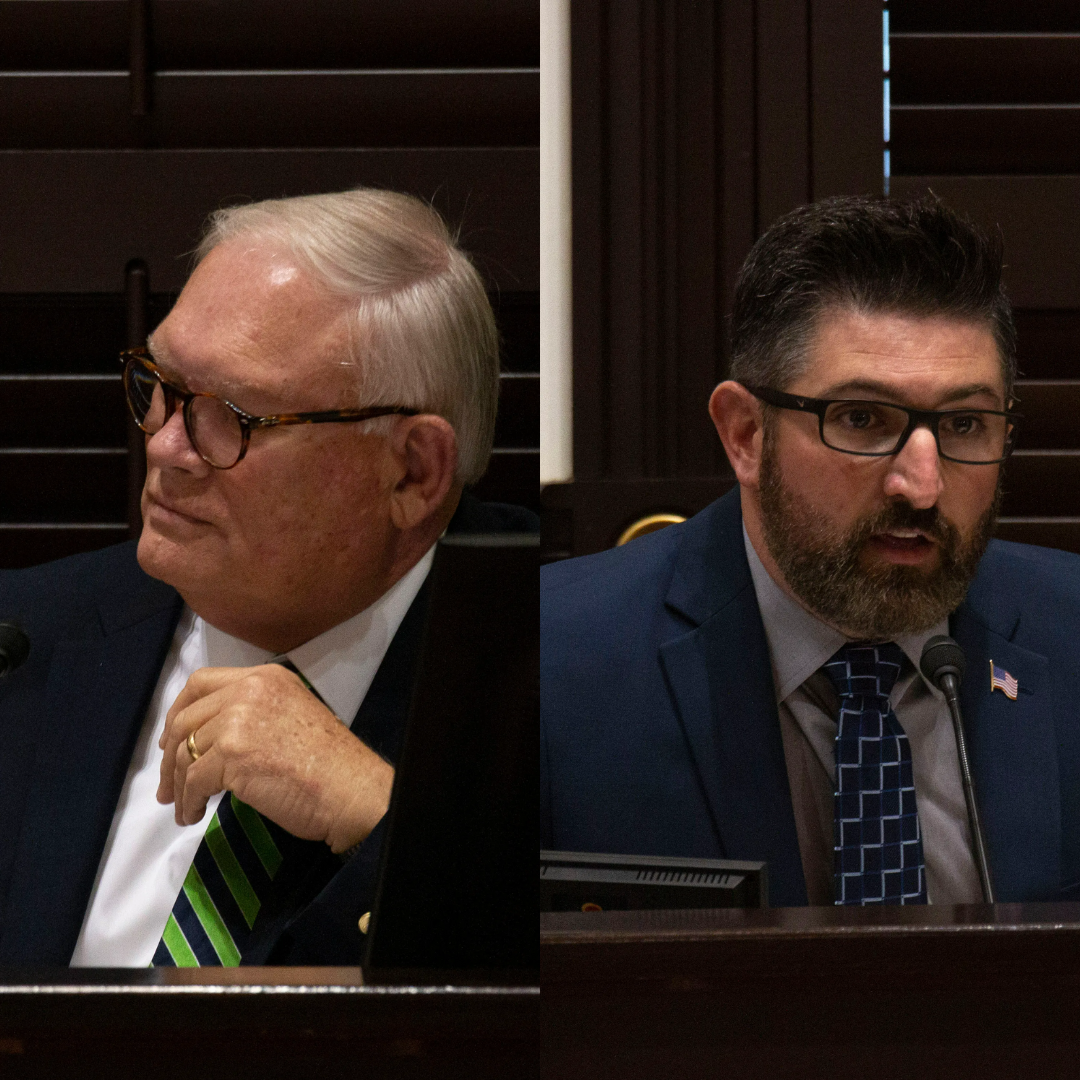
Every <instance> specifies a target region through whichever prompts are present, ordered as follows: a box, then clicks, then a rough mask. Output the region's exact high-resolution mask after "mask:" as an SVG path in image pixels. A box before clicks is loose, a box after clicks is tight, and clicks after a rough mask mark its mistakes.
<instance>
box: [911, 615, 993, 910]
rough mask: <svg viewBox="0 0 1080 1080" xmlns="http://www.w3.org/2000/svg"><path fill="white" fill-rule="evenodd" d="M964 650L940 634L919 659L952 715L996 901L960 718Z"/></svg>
mask: <svg viewBox="0 0 1080 1080" xmlns="http://www.w3.org/2000/svg"><path fill="white" fill-rule="evenodd" d="M966 666H967V661H966V660H965V659H964V650H963V649H961V648H960V646H959V645H957V644H956V642H955V641H953V639H952V638H951V637H946V636H945V635H944V634H936V635H935V636H934V637H932V638H931V639H930V640H929V641H928V642H927V643H926V644H925V645H924V646H923V651H922V657H921V659H920V660H919V670H920V671H922V673H923V675H925V676H926V678H927V679H928V680H929V681H930V682H932V683H933V684H934V685H935V686H936V687H937V688H938V689H939V690H940V691H941V692H942V693H943V694H944V695H945V700H946V701H947V702H948V705H949V713H950V715H951V716H952V722H953V734H954V735H955V736H956V753H957V756H958V757H959V759H960V779H961V781H962V782H963V785H964V802H966V803H967V812H968V823H969V825H970V826H971V842H972V844H973V845H974V847H975V865H976V866H977V867H978V870H979V883H980V884H981V885H982V894H983V900H984V901H985V902H986V903H987V904H992V903H994V887H993V884H992V883H991V881H990V864H989V862H988V861H987V859H986V839H985V837H984V836H983V831H982V825H981V824H980V822H979V807H978V804H977V803H976V801H975V786H974V784H973V783H972V781H971V766H970V764H969V763H968V753H967V740H966V738H965V737H964V723H963V721H962V720H961V718H960V680H961V679H963V677H964V668H965V667H966Z"/></svg>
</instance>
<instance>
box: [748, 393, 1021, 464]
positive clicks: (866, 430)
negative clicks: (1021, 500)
mask: <svg viewBox="0 0 1080 1080" xmlns="http://www.w3.org/2000/svg"><path fill="white" fill-rule="evenodd" d="M743 385H744V386H746V389H747V390H749V391H750V393H751V394H753V395H754V396H755V397H757V398H760V399H761V400H762V401H764V402H767V403H768V404H769V405H775V406H776V407H777V408H778V409H794V410H796V411H797V412H808V413H814V414H816V416H817V418H818V433H819V434H820V435H821V441H822V442H823V443H824V444H825V445H826V446H828V447H829V448H830V449H832V450H839V451H840V452H841V453H842V454H857V455H859V456H860V457H890V456H891V455H893V454H898V453H900V451H901V450H903V448H904V444H905V443H906V442H907V441H908V439H909V438H910V436H911V433H912V432H913V431H914V430H915V429H916V428H917V427H928V428H929V429H930V430H931V431H932V432H933V433H934V439H935V440H936V441H937V448H938V453H939V454H940V455H941V456H942V457H943V458H945V460H946V461H956V462H959V463H961V464H963V465H994V464H996V463H998V462H1000V461H1004V460H1005V459H1006V458H1008V456H1009V454H1011V453H1012V449H1013V445H1012V440H1013V434H1014V433H1015V430H1016V425H1017V424H1018V423H1019V421H1020V420H1022V419H1023V417H1022V415H1021V414H1020V413H1016V412H1012V411H1011V410H1006V411H999V410H996V409H945V410H944V411H940V412H935V411H933V410H930V409H909V408H907V406H905V405H893V404H890V403H889V402H885V401H863V400H858V399H854V400H853V399H846V398H845V399H833V398H812V397H802V396H800V395H797V394H785V393H784V392H783V391H781V390H770V389H768V388H767V387H763V386H749V385H747V384H745V383H744V384H743Z"/></svg>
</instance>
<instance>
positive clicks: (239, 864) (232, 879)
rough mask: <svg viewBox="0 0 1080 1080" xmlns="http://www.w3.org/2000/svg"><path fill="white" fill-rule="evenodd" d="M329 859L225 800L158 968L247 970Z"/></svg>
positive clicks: (161, 947)
mask: <svg viewBox="0 0 1080 1080" xmlns="http://www.w3.org/2000/svg"><path fill="white" fill-rule="evenodd" d="M273 662H274V663H279V664H281V665H282V666H283V667H287V668H288V669H289V670H290V671H292V672H294V673H295V674H296V675H299V676H300V678H301V679H302V680H303V682H304V685H305V686H306V687H307V688H308V689H309V690H310V691H311V692H312V693H313V694H314V695H315V696H316V697H317V698H319V700H320V701H322V698H321V697H319V693H318V691H317V690H316V689H315V688H314V687H313V686H312V685H311V683H309V682H308V681H307V679H305V678H304V676H303V674H301V672H299V671H297V669H296V668H295V667H294V666H293V664H292V663H291V661H289V660H288V658H287V657H281V658H278V659H277V660H275V661H273ZM323 704H325V702H323ZM329 851H330V849H329V848H328V847H327V846H326V844H324V843H323V842H322V841H316V840H301V839H299V838H297V837H295V836H293V835H291V834H290V833H287V832H286V831H285V830H284V829H283V828H281V827H280V826H279V825H275V824H274V822H272V821H271V820H270V819H269V818H266V817H263V815H262V814H260V813H259V812H258V811H256V810H253V809H252V808H251V807H250V806H248V805H247V803H243V802H241V801H240V800H239V799H238V798H237V797H236V796H235V795H233V794H232V792H230V791H227V792H225V797H224V798H223V799H222V800H221V802H220V803H219V804H218V809H217V813H216V814H214V816H213V818H211V819H210V824H209V826H208V827H207V830H206V834H205V836H204V837H203V839H202V840H201V841H200V843H199V847H198V850H197V851H196V852H195V858H194V860H193V861H192V864H191V866H190V868H189V869H188V872H187V876H186V877H185V878H184V884H183V887H182V888H181V889H180V893H179V895H178V896H177V898H176V902H175V904H173V909H172V913H171V914H170V915H169V920H168V922H167V923H166V924H165V930H164V932H163V933H162V935H161V940H160V941H159V942H158V947H157V951H156V952H155V953H154V959H153V962H152V963H151V967H237V966H238V965H240V964H242V963H244V962H245V960H246V958H247V956H248V955H249V953H250V950H251V948H252V946H253V945H255V944H256V942H257V941H258V940H259V934H260V933H261V932H262V931H263V929H264V928H266V927H267V926H269V925H270V924H272V923H274V922H278V921H280V920H281V919H282V918H283V917H285V916H288V915H289V914H292V913H294V912H295V911H296V910H297V909H298V907H299V906H300V905H302V904H303V903H304V901H305V900H306V899H310V897H311V893H312V890H313V888H317V887H318V885H319V883H320V879H319V876H318V873H317V871H318V870H319V869H320V867H321V866H323V865H325V863H326V860H327V855H328V853H329ZM338 865H340V863H339V864H338Z"/></svg>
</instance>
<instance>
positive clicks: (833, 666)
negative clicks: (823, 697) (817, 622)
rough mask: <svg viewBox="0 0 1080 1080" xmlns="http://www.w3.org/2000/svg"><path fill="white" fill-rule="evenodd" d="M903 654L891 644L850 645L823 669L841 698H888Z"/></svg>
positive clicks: (890, 642) (851, 643) (898, 671)
mask: <svg viewBox="0 0 1080 1080" xmlns="http://www.w3.org/2000/svg"><path fill="white" fill-rule="evenodd" d="M903 662H904V652H903V650H902V649H901V648H900V646H899V645H897V644H895V642H892V641H886V642H882V643H881V644H878V645H868V644H866V643H865V642H849V643H848V644H847V645H845V646H844V647H843V648H842V649H840V650H839V651H838V652H837V653H836V655H835V656H833V658H832V659H831V660H830V661H829V662H828V663H827V664H826V665H825V667H824V668H823V670H824V672H825V674H826V675H828V676H829V678H830V679H831V680H832V684H833V686H835V687H836V692H837V694H839V696H840V697H841V698H850V697H884V698H887V697H888V696H889V694H890V693H891V692H892V688H893V686H894V685H895V684H896V680H897V677H898V676H899V674H900V667H901V665H902V664H903Z"/></svg>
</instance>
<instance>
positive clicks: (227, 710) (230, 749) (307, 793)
mask: <svg viewBox="0 0 1080 1080" xmlns="http://www.w3.org/2000/svg"><path fill="white" fill-rule="evenodd" d="M191 732H195V745H196V747H197V749H198V752H199V760H198V761H192V758H191V754H190V753H189V751H188V748H187V737H188V735H189V734H191ZM159 745H160V746H161V748H162V749H163V750H164V752H165V756H164V757H163V758H162V761H161V783H160V784H159V785H158V792H157V798H158V802H161V803H169V802H175V804H176V823H177V824H178V825H194V824H195V822H197V821H199V820H200V819H201V818H202V816H203V814H204V813H205V812H206V802H207V800H208V799H209V798H210V797H211V796H212V795H216V794H217V793H218V792H219V791H231V792H233V793H234V794H235V795H236V797H237V798H238V799H241V800H243V801H244V802H246V803H247V804H248V805H249V806H252V807H254V808H255V809H256V810H258V811H259V813H261V814H264V815H265V816H266V817H268V818H269V819H270V820H271V821H274V822H276V823H277V824H278V825H280V826H281V827H282V828H283V829H285V830H286V831H287V832H290V833H292V834H293V835H294V836H299V837H301V838H302V839H305V840H324V841H326V843H328V844H329V845H330V847H331V849H332V850H333V851H334V852H337V853H340V852H343V851H347V850H348V849H349V848H350V847H353V846H354V845H355V844H358V843H360V841H361V840H364V839H366V838H367V836H368V834H369V833H370V832H371V830H372V829H374V828H375V826H376V825H377V824H378V822H379V819H380V818H381V817H382V816H383V814H385V813H386V809H387V807H388V806H389V803H390V788H391V786H392V785H393V782H394V769H393V767H392V766H391V765H389V764H388V763H387V762H386V761H384V760H383V759H382V758H381V757H379V755H378V754H376V753H375V751H374V750H372V749H371V748H370V747H368V746H365V745H364V743H362V742H361V741H360V740H359V739H358V738H357V737H356V736H355V735H353V734H352V733H351V732H350V731H349V729H348V728H347V727H346V726H345V725H344V724H343V723H342V722H341V721H340V720H339V719H338V718H337V717H336V716H334V714H333V713H332V712H331V711H330V710H329V709H328V708H327V707H326V706H325V705H323V704H322V702H320V701H319V700H318V698H316V697H315V695H314V694H312V693H311V691H310V690H308V689H307V687H305V686H304V684H303V683H302V682H301V681H300V679H299V678H298V677H297V676H296V675H295V674H294V673H293V672H291V671H289V670H287V669H286V668H284V667H282V666H281V665H280V664H265V665H263V666H260V667H252V668H200V669H199V670H198V671H196V672H195V673H194V674H193V675H192V676H191V678H190V679H188V681H187V685H186V686H185V687H184V689H183V690H181V691H180V694H179V696H178V697H177V699H176V701H175V702H173V706H172V708H171V709H169V714H168V716H167V717H166V719H165V731H164V733H163V734H162V736H161V741H160V744H159Z"/></svg>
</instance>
